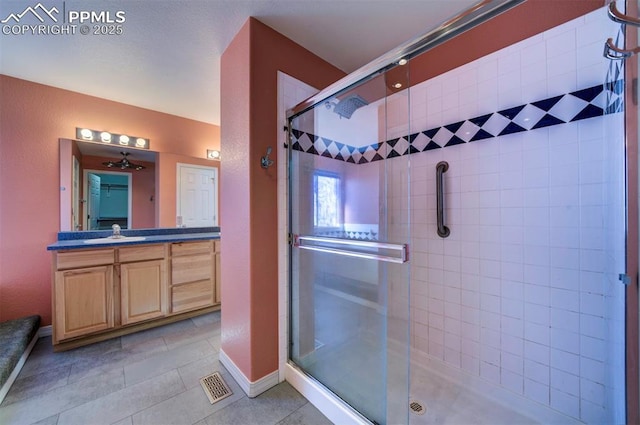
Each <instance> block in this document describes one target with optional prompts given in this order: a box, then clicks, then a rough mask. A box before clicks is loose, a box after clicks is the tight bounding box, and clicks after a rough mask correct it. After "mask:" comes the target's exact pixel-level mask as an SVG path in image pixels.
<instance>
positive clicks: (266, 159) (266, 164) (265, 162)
mask: <svg viewBox="0 0 640 425" xmlns="http://www.w3.org/2000/svg"><path fill="white" fill-rule="evenodd" d="M270 154H271V146H269V147H267V153H266V154H265V156H263V157H262V158H260V166H261V167H262V168H264V169H267V168H269V167H271V166H272V165H273V160H272V159H269V155H270Z"/></svg>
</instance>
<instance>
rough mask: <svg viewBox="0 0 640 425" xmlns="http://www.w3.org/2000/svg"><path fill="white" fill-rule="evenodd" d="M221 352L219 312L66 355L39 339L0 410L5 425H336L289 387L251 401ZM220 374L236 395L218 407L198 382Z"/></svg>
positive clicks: (224, 400) (280, 388) (66, 353)
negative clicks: (216, 372) (224, 364)
mask: <svg viewBox="0 0 640 425" xmlns="http://www.w3.org/2000/svg"><path fill="white" fill-rule="evenodd" d="M219 349H220V313H219V312H216V313H211V314H207V315H204V316H200V317H196V318H193V319H187V320H183V321H181V322H176V323H173V324H170V325H166V326H162V327H158V328H154V329H150V330H147V331H143V332H138V333H135V334H132V335H127V336H123V337H120V338H115V339H112V340H109V341H104V342H100V343H97V344H93V345H89V346H86V347H81V348H78V349H75V350H70V351H66V352H62V353H54V352H53V350H52V348H51V338H50V337H47V338H41V339H40V340H38V342H37V343H36V346H35V347H34V349H33V351H32V353H31V355H30V356H29V359H28V360H27V362H26V363H25V365H24V368H23V369H22V371H21V372H20V375H19V376H18V379H17V380H16V382H15V383H14V385H13V387H12V388H11V391H10V392H9V394H7V397H6V398H5V400H4V402H3V403H2V404H1V405H0V424H2V425H23V424H24V425H29V424H39V425H67V424H79V425H94V424H96V425H97V424H116V425H138V424H152V425H164V424H178V425H191V424H196V425H214V424H216V425H218V424H238V425H251V424H260V425H263V424H264V425H268V424H278V425H295V424H305V425H325V424H331V422H330V421H329V420H328V419H327V418H326V417H325V416H323V415H322V413H320V412H319V411H318V410H317V409H316V408H315V407H314V406H313V405H311V404H310V403H309V402H308V401H307V400H306V399H305V398H304V397H302V396H301V395H300V394H299V393H298V392H297V391H296V390H295V389H293V388H292V387H291V386H290V385H289V384H288V383H286V382H283V383H281V384H279V385H277V386H276V387H274V388H272V389H270V390H269V391H267V392H265V393H263V394H261V395H260V396H258V397H256V398H253V399H250V398H248V397H247V396H246V395H245V394H244V392H243V391H242V390H241V389H240V387H239V386H238V385H237V384H236V383H235V381H234V380H233V378H232V377H231V375H230V374H229V373H228V372H227V371H226V369H225V368H224V367H223V366H222V364H221V363H220V362H219V361H218V351H219ZM214 371H220V372H221V374H222V376H223V378H224V379H225V381H226V382H227V384H229V386H230V388H231V390H232V391H233V395H231V396H230V397H227V398H225V399H223V400H221V401H219V402H217V403H215V404H213V405H212V404H210V403H209V400H208V399H207V397H206V395H205V394H204V391H203V390H202V388H201V386H200V382H199V379H200V378H201V377H203V376H206V375H208V374H210V373H212V372H214Z"/></svg>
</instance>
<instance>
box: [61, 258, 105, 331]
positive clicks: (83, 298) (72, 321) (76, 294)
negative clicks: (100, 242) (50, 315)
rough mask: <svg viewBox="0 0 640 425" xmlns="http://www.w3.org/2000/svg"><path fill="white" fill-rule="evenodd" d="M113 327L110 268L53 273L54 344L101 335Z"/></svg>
mask: <svg viewBox="0 0 640 425" xmlns="http://www.w3.org/2000/svg"><path fill="white" fill-rule="evenodd" d="M113 326H114V306H113V267H112V266H100V267H86V268H81V269H74V270H65V271H59V272H56V277H55V339H56V340H58V341H61V340H64V339H68V338H74V337H77V336H82V335H86V334H90V333H94V332H99V331H104V330H107V329H110V328H113Z"/></svg>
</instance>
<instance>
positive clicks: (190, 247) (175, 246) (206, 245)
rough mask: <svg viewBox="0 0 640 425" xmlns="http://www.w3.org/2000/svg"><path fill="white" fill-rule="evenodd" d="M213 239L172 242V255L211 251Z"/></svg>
mask: <svg viewBox="0 0 640 425" xmlns="http://www.w3.org/2000/svg"><path fill="white" fill-rule="evenodd" d="M212 243H213V241H201V242H178V243H172V244H171V255H172V256H181V255H193V254H204V253H209V252H211V248H212Z"/></svg>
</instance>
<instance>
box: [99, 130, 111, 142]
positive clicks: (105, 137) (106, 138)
mask: <svg viewBox="0 0 640 425" xmlns="http://www.w3.org/2000/svg"><path fill="white" fill-rule="evenodd" d="M100 140H102V141H103V142H104V143H110V142H111V133H107V132H106V131H103V132H102V133H100Z"/></svg>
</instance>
